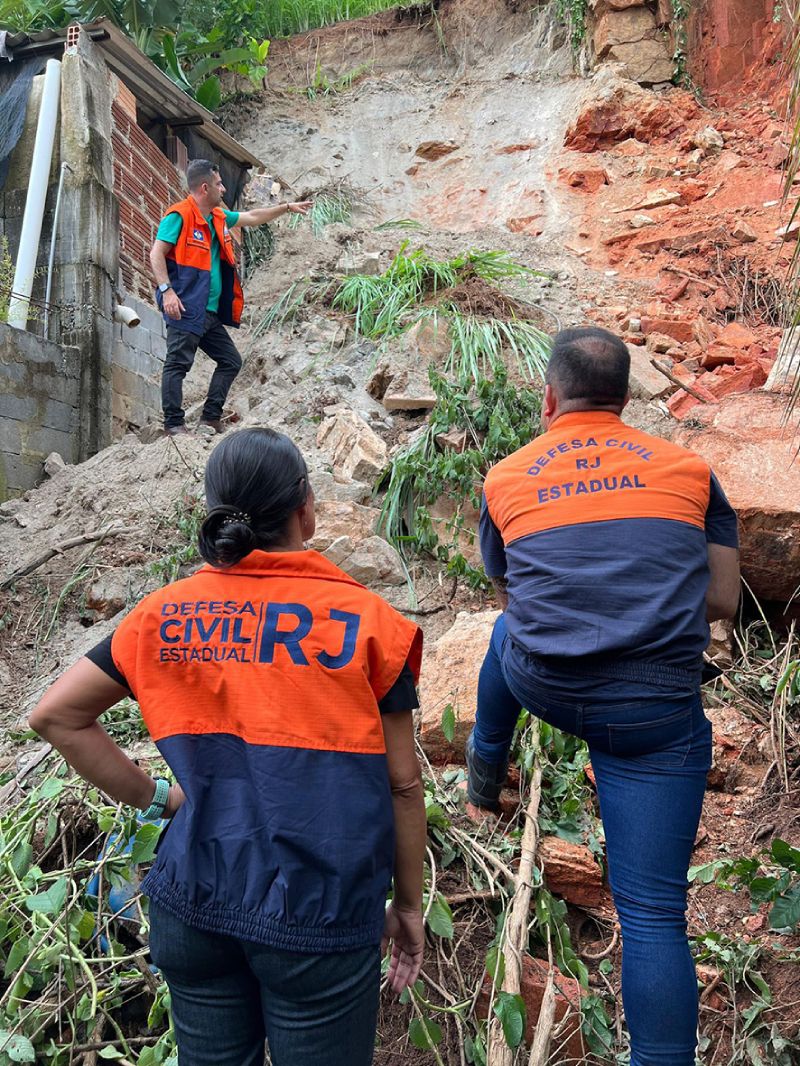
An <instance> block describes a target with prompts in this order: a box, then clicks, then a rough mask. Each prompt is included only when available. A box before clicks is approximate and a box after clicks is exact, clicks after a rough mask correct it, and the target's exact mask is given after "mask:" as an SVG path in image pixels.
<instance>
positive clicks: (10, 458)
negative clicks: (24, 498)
mask: <svg viewBox="0 0 800 1066" xmlns="http://www.w3.org/2000/svg"><path fill="white" fill-rule="evenodd" d="M0 472H4V474H5V483H6V484H5V494H6V497H8V498H10V497H11V496H21V495H22V493H23V492H26V491H27V490H28V489H32V488H33V486H34V485H38V483H39V482H40V481H41V480H42V477H43V476H44V471H43V469H42V463H41V462H39V461H37V460H36V459H32V458H31V457H30V456H22V455H15V454H13V453H11V452H4V451H3V450H2V449H1V448H0Z"/></svg>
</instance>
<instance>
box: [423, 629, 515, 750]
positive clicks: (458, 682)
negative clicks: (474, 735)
mask: <svg viewBox="0 0 800 1066" xmlns="http://www.w3.org/2000/svg"><path fill="white" fill-rule="evenodd" d="M499 614H500V612H499V611H481V612H480V613H478V614H469V613H468V612H466V611H462V612H461V613H460V614H458V615H457V616H456V620H455V622H454V624H453V626H452V628H451V629H449V630H448V631H447V632H446V633H445V634H444V635H443V636H441V637H440V638H439V639H438V640H437V641H436V643H435V644H434V646H433V648H431V649H428V650H427V651H426V654H425V657H424V659H423V662H422V676H421V678H420V705H421V708H422V710H421V716H422V721H421V729H420V737H421V742H422V746H423V747H424V749H425V751H426V752H427V754H428V758H429V759H430V760H431V762H435V763H447V762H463V761H464V745H465V743H466V741H467V737H468V736H469V734H470V731H471V730H472V727H473V726H474V725H475V710H476V706H477V699H478V672H479V670H480V668H481V663H482V662H483V659H484V656H485V655H486V649H487V648H488V646H489V639H490V637H491V635H492V627H493V626H494V623H495V620H496V619H497V616H498V615H499ZM448 704H449V705H450V706H452V708H453V712H454V714H455V720H456V726H455V734H454V737H453V740H452V742H451V741H449V740H448V739H447V737H446V736H445V735H444V733H443V732H442V712H443V711H444V709H445V707H447V706H448Z"/></svg>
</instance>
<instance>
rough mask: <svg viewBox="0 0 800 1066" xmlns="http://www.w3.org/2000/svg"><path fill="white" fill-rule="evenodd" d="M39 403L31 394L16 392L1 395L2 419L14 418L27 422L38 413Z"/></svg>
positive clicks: (0, 417) (0, 412)
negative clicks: (20, 394) (16, 394)
mask: <svg viewBox="0 0 800 1066" xmlns="http://www.w3.org/2000/svg"><path fill="white" fill-rule="evenodd" d="M37 408H38V404H37V403H36V401H35V400H33V399H31V397H30V396H15V395H14V393H9V392H7V393H4V394H2V395H0V419H6V418H9V419H12V420H14V421H18V422H27V420H28V419H30V418H34V417H35V416H36V414H37Z"/></svg>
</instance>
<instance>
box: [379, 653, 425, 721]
mask: <svg viewBox="0 0 800 1066" xmlns="http://www.w3.org/2000/svg"><path fill="white" fill-rule="evenodd" d="M378 707H379V709H380V712H381V714H392V713H393V712H394V711H413V710H414V708H415V707H419V698H418V697H417V686H416V685H415V684H414V675H413V674H412V672H411V668H410V667H409V665H408V663H406V664H405V665H404V666H403V669H402V670H401V671H400V676H399V677H398V679H397V680H396V681H395V683H394V684H393V685H392V687H391V688H390V689H389V691H388V692H387V693H386V695H385V696H384V697H383V699H382V700H381V701H380V702H379V703H378Z"/></svg>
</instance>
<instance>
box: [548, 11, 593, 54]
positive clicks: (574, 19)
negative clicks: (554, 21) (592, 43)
mask: <svg viewBox="0 0 800 1066" xmlns="http://www.w3.org/2000/svg"><path fill="white" fill-rule="evenodd" d="M588 6H589V5H588V2H587V0H555V7H556V16H557V18H558V20H559V22H563V24H564V25H565V26H567V27H568V28H569V31H570V43H571V44H572V50H573V52H579V51H580V49H581V47H582V46H583V42H584V41H585V40H586V12H587V10H588Z"/></svg>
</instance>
